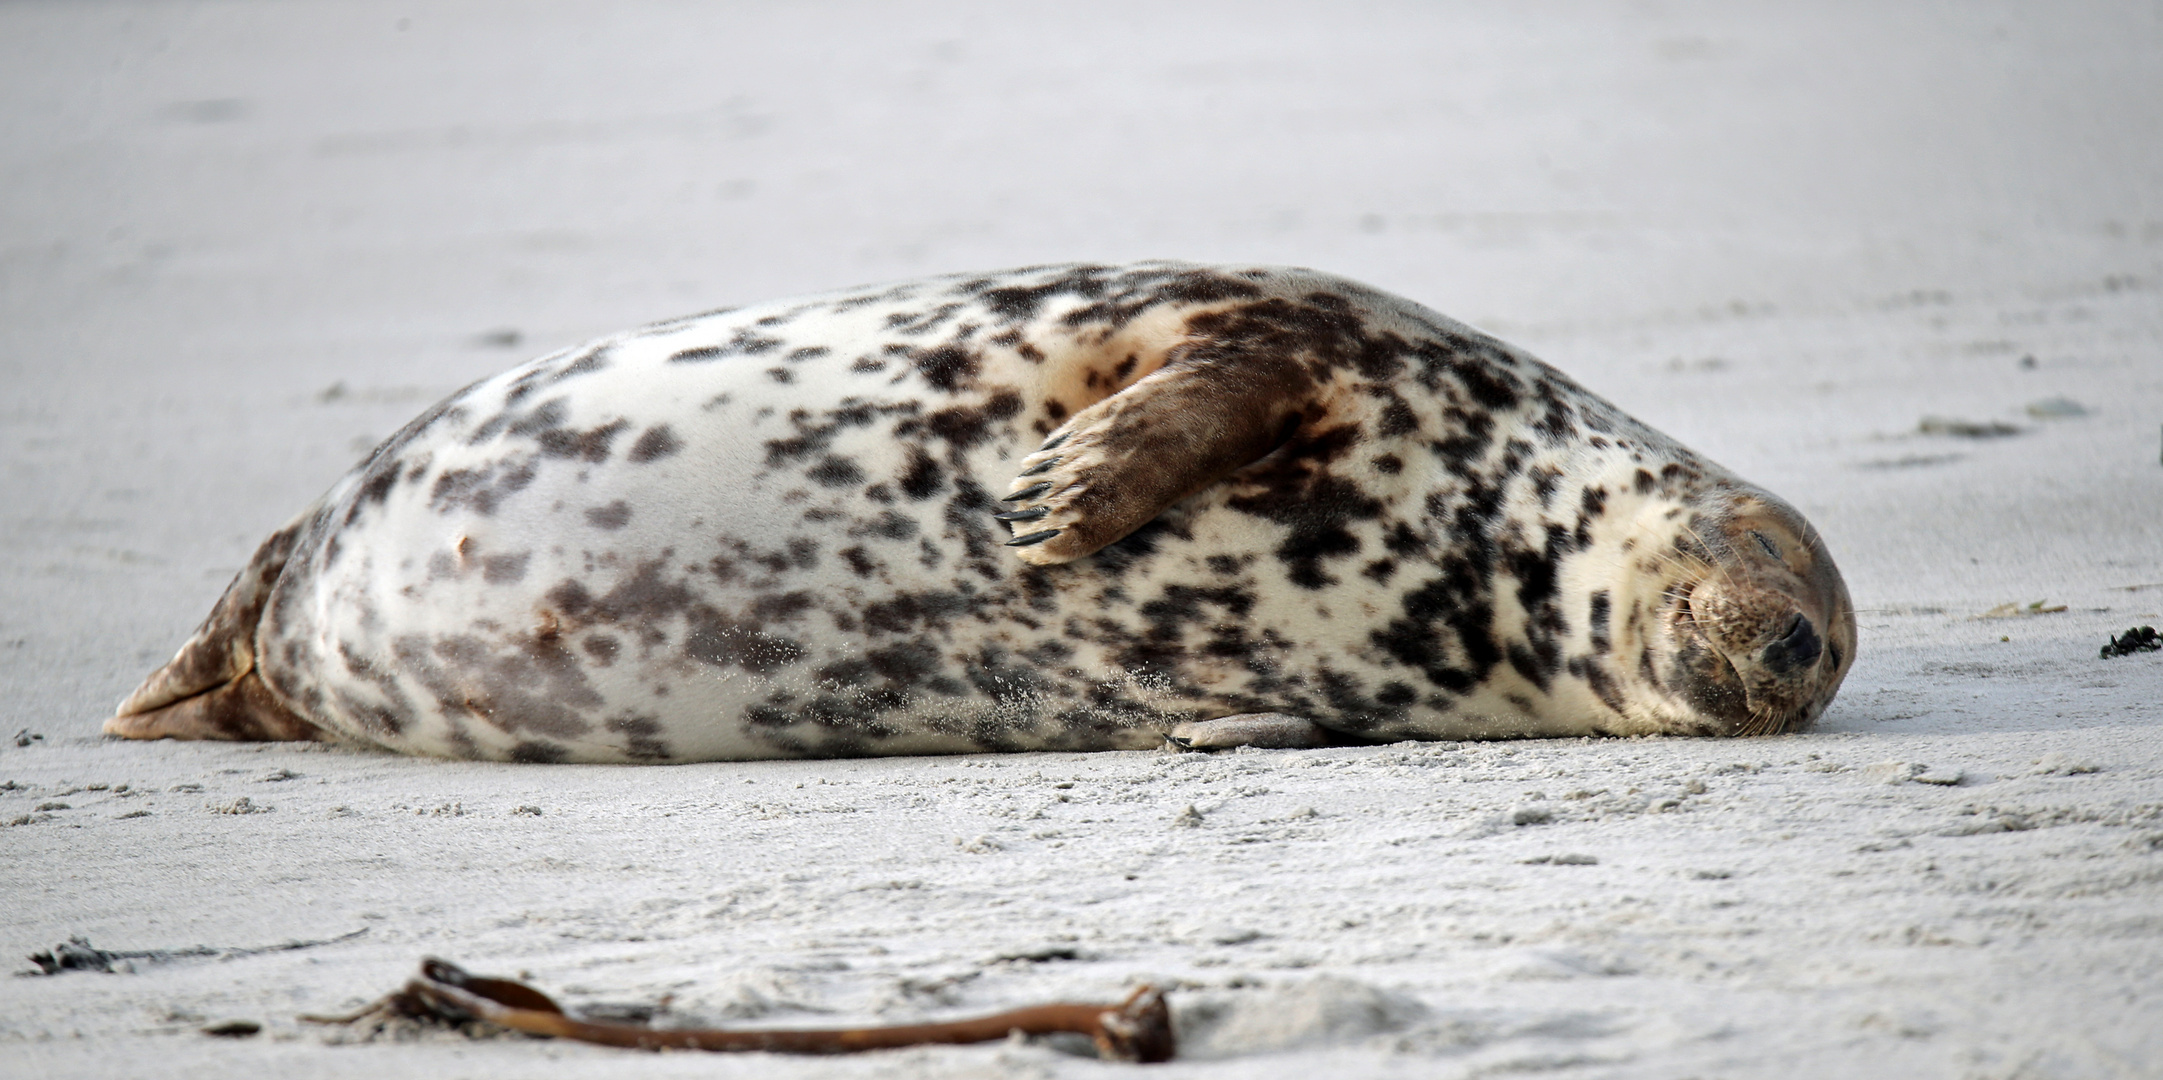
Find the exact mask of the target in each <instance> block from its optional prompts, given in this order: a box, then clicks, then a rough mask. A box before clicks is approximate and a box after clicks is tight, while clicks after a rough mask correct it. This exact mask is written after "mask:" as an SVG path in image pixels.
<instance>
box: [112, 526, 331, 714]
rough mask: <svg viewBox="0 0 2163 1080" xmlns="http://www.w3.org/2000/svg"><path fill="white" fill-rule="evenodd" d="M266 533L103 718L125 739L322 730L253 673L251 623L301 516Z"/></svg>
mask: <svg viewBox="0 0 2163 1080" xmlns="http://www.w3.org/2000/svg"><path fill="white" fill-rule="evenodd" d="M312 512H313V508H312V507H311V508H310V509H309V511H306V512H303V513H302V515H301V516H300V517H299V518H296V519H294V520H293V521H292V522H290V523H288V524H287V525H286V527H285V528H283V529H280V530H278V531H277V532H275V533H272V534H271V535H270V539H268V540H265V541H263V545H262V546H261V547H259V548H257V549H256V551H255V557H254V558H251V559H249V560H248V565H247V567H246V568H244V569H242V570H241V572H240V575H239V576H238V577H235V578H234V579H233V583H232V584H231V585H228V586H226V587H225V595H223V596H221V597H219V598H218V603H217V605H216V606H214V607H212V608H211V609H210V616H209V617H208V618H206V619H204V620H203V625H202V626H200V627H198V628H197V629H196V631H195V635H194V636H193V637H190V638H189V639H188V641H187V644H185V645H182V646H181V647H180V651H179V652H178V653H176V654H174V656H173V659H172V660H171V661H170V662H169V663H167V664H166V665H165V666H164V667H161V668H159V669H158V670H156V671H153V672H151V673H150V676H149V677H148V678H146V679H144V680H143V685H141V686H138V687H136V688H135V692H134V693H132V694H129V695H128V696H127V699H126V700H124V701H122V702H121V703H120V707H119V708H118V709H116V710H115V711H114V716H113V718H112V719H110V720H107V721H106V722H105V733H106V734H108V735H118V736H120V737H122V738H127V739H231V740H236V741H242V742H263V741H293V740H302V739H321V738H324V735H323V733H322V732H321V731H320V730H318V729H317V728H316V726H315V725H313V724H310V723H308V722H307V721H306V720H303V719H301V718H300V716H298V715H297V714H295V713H294V712H293V710H292V709H290V708H288V707H287V706H286V705H285V704H284V703H283V702H281V701H279V700H278V697H277V695H276V694H273V693H272V692H271V690H270V687H268V686H266V685H264V683H263V680H262V678H261V677H260V676H259V675H258V674H257V673H256V670H255V636H256V626H257V624H258V623H259V622H261V621H262V617H263V605H264V603H265V602H266V601H267V600H269V599H270V590H271V586H273V585H276V584H277V582H278V575H279V574H280V573H281V572H283V571H284V570H285V563H286V560H287V559H289V558H291V557H292V555H293V548H294V545H295V544H296V543H297V542H298V540H299V537H300V534H301V528H302V523H303V522H304V521H305V520H306V519H307V517H308V514H309V513H312Z"/></svg>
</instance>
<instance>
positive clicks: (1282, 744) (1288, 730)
mask: <svg viewBox="0 0 2163 1080" xmlns="http://www.w3.org/2000/svg"><path fill="white" fill-rule="evenodd" d="M1165 737H1166V738H1168V739H1170V740H1171V742H1172V744H1173V745H1174V746H1177V747H1179V748H1180V749H1182V750H1229V749H1231V748H1233V747H1237V746H1254V747H1260V748H1261V749H1264V750H1312V749H1314V748H1316V747H1321V746H1337V745H1340V744H1341V743H1343V742H1346V741H1349V740H1345V739H1343V738H1341V737H1340V736H1338V735H1337V734H1336V733H1335V732H1332V731H1330V730H1329V729H1328V728H1325V727H1323V726H1322V725H1320V724H1317V723H1315V722H1314V721H1312V720H1309V719H1307V718H1306V717H1303V716H1288V715H1286V714H1284V713H1241V714H1239V715H1237V716H1220V717H1217V718H1216V719H1214V720H1189V721H1187V722H1186V723H1183V724H1181V725H1179V726H1178V727H1175V728H1173V729H1172V730H1171V733H1170V734H1169V735H1167V736H1165Z"/></svg>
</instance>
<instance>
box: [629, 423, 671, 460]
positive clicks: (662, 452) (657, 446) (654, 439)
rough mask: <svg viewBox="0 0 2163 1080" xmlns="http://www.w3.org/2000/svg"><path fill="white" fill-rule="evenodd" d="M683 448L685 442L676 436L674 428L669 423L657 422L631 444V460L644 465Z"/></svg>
mask: <svg viewBox="0 0 2163 1080" xmlns="http://www.w3.org/2000/svg"><path fill="white" fill-rule="evenodd" d="M681 449H683V442H682V440H680V439H678V438H676V432H675V431H674V430H673V429H671V428H670V427H669V426H668V425H667V424H655V425H654V426H652V427H650V428H647V429H646V430H645V432H644V433H643V434H641V435H640V436H639V437H638V441H637V442H635V443H632V444H631V460H632V461H635V462H638V463H639V464H641V465H643V464H645V463H646V462H649V461H658V460H660V459H661V458H665V457H667V456H669V455H670V454H673V453H675V452H676V451H678V450H681Z"/></svg>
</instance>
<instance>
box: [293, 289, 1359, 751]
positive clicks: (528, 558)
mask: <svg viewBox="0 0 2163 1080" xmlns="http://www.w3.org/2000/svg"><path fill="white" fill-rule="evenodd" d="M846 329H848V328H847V327H831V326H829V327H826V328H825V332H824V333H820V334H818V335H816V336H805V335H804V334H802V333H799V334H798V335H797V336H796V337H794V338H793V339H792V340H791V341H790V351H793V352H796V353H799V354H800V355H798V356H797V357H796V358H795V359H793V360H791V359H789V352H785V351H781V350H780V349H779V348H778V347H776V348H774V349H770V350H768V351H769V352H777V353H779V356H778V357H768V358H766V359H769V360H773V361H774V362H771V363H768V362H763V361H762V360H761V359H760V358H754V357H744V356H733V357H731V356H722V357H708V356H704V355H701V352H700V351H701V350H705V349H711V348H714V347H715V346H713V345H711V344H708V342H709V341H710V340H711V338H710V337H703V336H700V335H696V334H692V335H684V334H660V335H654V336H652V337H646V338H632V339H629V340H624V341H618V342H615V343H613V344H610V345H607V346H604V347H602V348H600V349H598V350H595V351H593V352H590V353H587V354H566V355H562V356H558V357H552V358H549V359H546V360H543V361H537V362H535V363H534V364H531V365H527V366H526V367H524V368H520V369H516V370H514V371H511V372H506V373H505V374H503V375H501V376H498V377H496V378H493V379H490V380H487V381H484V382H482V383H480V384H477V385H475V386H474V387H472V388H469V389H468V390H467V391H465V392H463V393H462V394H461V395H459V396H458V397H457V398H454V399H453V400H452V401H451V402H449V403H447V407H445V408H443V409H441V410H439V412H438V414H437V415H436V416H434V418H433V419H427V418H424V421H423V422H416V427H415V429H413V430H409V431H408V432H407V433H403V434H402V436H401V437H400V438H399V439H394V440H393V442H392V443H391V444H387V445H386V447H385V448H384V449H383V451H381V452H379V453H378V454H377V455H376V457H375V459H374V460H372V461H371V462H370V463H369V464H368V465H367V466H365V467H363V468H362V469H360V470H358V471H356V473H355V474H354V475H353V476H352V477H349V478H348V480H347V481H346V482H344V483H342V484H341V485H340V487H339V488H338V489H336V490H334V491H333V492H332V493H331V494H330V495H329V496H328V497H327V499H326V503H325V507H324V510H323V512H322V513H321V515H320V518H321V521H320V524H319V526H318V528H317V530H316V532H315V535H314V536H313V537H312V538H311V539H312V541H313V542H312V543H311V544H310V546H309V548H308V550H306V551H305V552H304V553H303V554H302V555H301V556H300V557H297V558H296V560H295V562H296V565H295V566H294V567H293V568H291V569H289V570H288V572H287V574H286V575H285V577H284V578H283V579H282V580H281V582H280V586H279V590H278V594H277V596H276V598H275V601H274V603H273V605H272V612H273V627H274V629H275V630H276V631H277V632H276V634H275V635H274V636H275V637H277V638H278V639H280V640H283V641H285V642H286V647H285V648H284V650H283V651H282V654H274V655H272V656H270V657H269V658H268V662H267V663H266V664H265V670H266V674H267V676H268V677H269V678H270V680H271V682H272V684H273V685H274V686H277V687H278V688H279V689H280V690H281V691H282V692H285V693H287V694H288V696H291V697H294V698H296V699H298V700H304V701H309V702H313V703H319V704H317V705H315V706H314V710H315V711H314V715H315V716H316V717H317V718H318V719H321V720H328V721H329V722H331V723H332V724H334V725H335V726H336V727H337V728H338V729H339V730H340V731H341V732H342V733H344V734H348V735H352V736H356V737H360V738H364V739H367V740H370V741H373V742H377V743H380V744H383V745H386V746H389V747H393V748H396V749H400V750H404V751H408V752H416V753H430V754H449V755H457V756H475V755H477V756H484V757H514V758H527V759H540V760H621V759H624V758H631V759H670V760H687V759H688V760H696V759H711V758H745V757H764V756H798V755H804V754H853V753H927V752H960V751H977V750H997V749H1017V748H1069V749H1109V748H1146V747H1149V746H1154V745H1157V744H1159V743H1160V742H1161V741H1162V740H1161V734H1160V733H1161V731H1162V730H1163V729H1164V728H1166V727H1169V726H1170V725H1171V724H1173V723H1176V722H1178V721H1179V720H1182V719H1187V718H1190V717H1193V716H1196V715H1205V714H1222V713H1225V712H1231V711H1238V710H1239V709H1240V708H1241V707H1243V705H1244V704H1251V703H1255V702H1259V701H1260V700H1261V699H1260V697H1258V696H1257V693H1258V692H1259V693H1260V694H1262V695H1268V696H1270V697H1271V703H1272V704H1275V705H1277V706H1278V707H1282V705H1283V701H1282V700H1281V699H1282V698H1283V693H1284V691H1286V690H1293V689H1297V688H1298V687H1299V686H1302V685H1306V684H1310V683H1312V682H1313V681H1314V678H1313V676H1312V675H1310V674H1308V673H1309V672H1311V671H1313V670H1315V669H1317V668H1325V667H1327V664H1326V663H1325V662H1324V658H1325V657H1327V656H1329V655H1331V654H1334V653H1338V652H1341V651H1342V649H1341V648H1338V646H1339V645H1341V644H1342V643H1340V642H1336V641H1334V640H1332V635H1331V634H1330V633H1329V632H1328V631H1327V622H1326V620H1327V619H1328V618H1329V617H1330V616H1331V614H1332V612H1331V611H1330V610H1329V609H1330V608H1331V607H1344V608H1346V609H1347V610H1351V609H1356V608H1357V607H1358V606H1359V605H1360V604H1361V603H1362V600H1361V598H1360V597H1358V596H1356V595H1351V594H1345V593H1338V594H1335V595H1332V596H1330V597H1329V598H1328V600H1327V602H1326V603H1322V604H1317V603H1314V602H1312V601H1311V600H1310V599H1309V598H1306V597H1281V596H1278V595H1277V593H1278V591H1279V590H1276V589H1274V588H1273V587H1271V584H1270V582H1269V581H1267V580H1266V578H1268V577H1269V576H1270V573H1271V572H1273V571H1274V569H1275V563H1274V562H1273V561H1271V560H1270V559H1269V558H1268V555H1267V552H1268V549H1269V548H1270V546H1271V545H1272V543H1273V542H1274V540H1273V537H1272V535H1271V534H1272V532H1273V530H1271V529H1269V528H1267V527H1266V523H1265V522H1262V521H1260V520H1258V519H1256V518H1254V517H1251V516H1249V515H1246V514H1240V513H1235V512H1232V511H1230V510H1228V509H1226V508H1225V507H1224V506H1223V502H1224V498H1223V497H1221V494H1220V495H1219V496H1218V497H1215V498H1211V497H1206V496H1205V497H1198V498H1197V499H1194V500H1190V502H1189V504H1188V505H1183V506H1182V507H1180V508H1177V509H1175V510H1174V511H1173V512H1172V513H1171V514H1168V515H1166V517H1165V518H1164V519H1163V520H1160V521H1159V522H1156V523H1153V524H1152V525H1151V526H1149V527H1146V528H1144V529H1143V530H1142V531H1141V532H1140V533H1139V534H1137V535H1136V536H1134V537H1130V538H1129V539H1128V540H1126V541H1123V542H1122V543H1120V544H1118V545H1114V547H1113V548H1112V549H1110V550H1107V551H1105V552H1102V553H1099V554H1098V555H1096V556H1092V557H1091V558H1090V559H1086V560H1083V561H1082V562H1081V563H1079V564H1077V565H1076V566H1073V567H1069V568H1060V569H1058V570H1047V569H1043V568H1037V567H1032V566H1029V565H1027V564H1025V563H1022V562H1020V561H1018V560H1016V559H1014V558H1013V557H1012V556H1011V553H1010V552H1008V551H1006V550H1004V549H1003V548H1002V543H1003V542H1004V541H1005V540H1006V539H1007V535H1006V534H1005V532H1004V530H999V529H998V528H997V523H996V522H995V521H994V520H993V517H992V515H993V514H994V513H995V512H997V511H998V510H999V509H1000V505H999V503H998V499H997V497H998V496H999V495H1001V494H1004V487H1005V486H1008V481H1007V478H1008V477H1011V476H1012V474H1013V471H1014V464H1013V463H1014V461H1015V460H1017V459H1018V458H1019V457H1020V456H1021V455H1022V454H1023V453H1026V452H1027V450H1028V449H1030V448H1032V447H1034V446H1035V445H1036V444H1037V443H1038V442H1040V441H1041V439H1042V434H1041V432H1042V430H1044V428H1045V427H1046V426H1047V425H1046V424H1045V421H1046V420H1047V419H1048V417H1046V416H1045V400H1044V399H1045V392H1044V391H1043V390H1042V389H1040V387H1041V385H1042V384H1043V383H1044V382H1045V381H1046V380H1044V379H1042V378H1041V377H1039V376H1038V374H1037V373H1036V371H1035V370H1033V367H1032V365H1030V364H1029V363H1027V362H1026V361H1025V360H1023V359H1021V358H1020V356H1019V355H1018V353H1010V352H1009V351H1004V350H999V349H997V348H995V347H994V348H992V349H988V350H985V351H984V352H983V353H981V354H979V359H978V363H979V367H978V369H977V370H976V372H975V373H974V377H973V379H972V387H971V389H970V390H969V391H968V392H964V393H957V394H951V395H936V396H927V395H924V394H922V393H920V392H918V389H917V388H915V387H909V386H904V385H897V382H899V380H896V379H895V375H896V374H897V371H896V370H894V369H896V368H898V369H900V370H899V372H898V373H902V374H907V375H911V376H913V375H915V374H916V373H917V370H918V369H917V368H916V367H915V366H912V365H902V364H898V363H897V364H879V363H877V358H878V357H879V355H880V353H881V346H882V344H883V343H882V342H880V341H878V340H877V339H876V338H875V337H874V338H873V339H870V340H866V339H863V338H852V337H851V336H849V335H848V334H846V333H845V332H842V331H845V330H846ZM687 352H688V353H690V354H691V356H690V358H688V359H684V358H683V357H684V354H685V353H687ZM867 358H870V361H871V362H867ZM581 368H583V369H584V370H581ZM1106 389H1107V390H1108V389H1109V387H1108V386H1107V388H1106ZM1100 396H1101V395H1100ZM1072 398H1073V400H1072V403H1071V404H1068V405H1066V406H1065V407H1067V408H1076V407H1079V405H1081V404H1084V403H1086V402H1085V401H1084V400H1081V396H1080V395H1072ZM1031 421H1036V424H1035V425H1034V426H1032V425H1031ZM1358 591H1359V590H1357V589H1354V590H1352V592H1353V593H1357V592H1358ZM1287 601H1297V602H1293V603H1288V602H1287ZM1369 606H1372V604H1371V602H1370V604H1369ZM1318 615H1319V617H1320V619H1321V620H1324V621H1322V622H1320V623H1319V624H1318V623H1317V616H1318ZM304 627H305V628H306V630H305V632H298V631H301V630H302V628H304ZM1354 637H1355V638H1356V637H1357V635H1354ZM1339 666H1342V665H1341V663H1340V665H1339ZM1258 672H1260V673H1263V676H1262V678H1261V679H1260V682H1262V683H1264V684H1266V685H1261V686H1257V685H1256V683H1257V673H1258ZM1287 676H1289V677H1290V678H1291V680H1292V681H1291V682H1290V683H1286V682H1285V679H1286V677H1287Z"/></svg>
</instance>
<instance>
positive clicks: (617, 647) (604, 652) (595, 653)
mask: <svg viewBox="0 0 2163 1080" xmlns="http://www.w3.org/2000/svg"><path fill="white" fill-rule="evenodd" d="M581 647H582V648H584V649H585V650H586V655H587V656H590V657H593V661H594V663H596V664H598V665H600V666H602V667H607V666H609V665H610V664H613V663H615V662H616V654H617V653H618V652H620V651H621V650H622V649H623V643H622V642H620V641H617V640H616V639H615V637H614V636H612V635H609V634H588V635H586V640H585V642H584V644H583V645H582V646H581Z"/></svg>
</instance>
